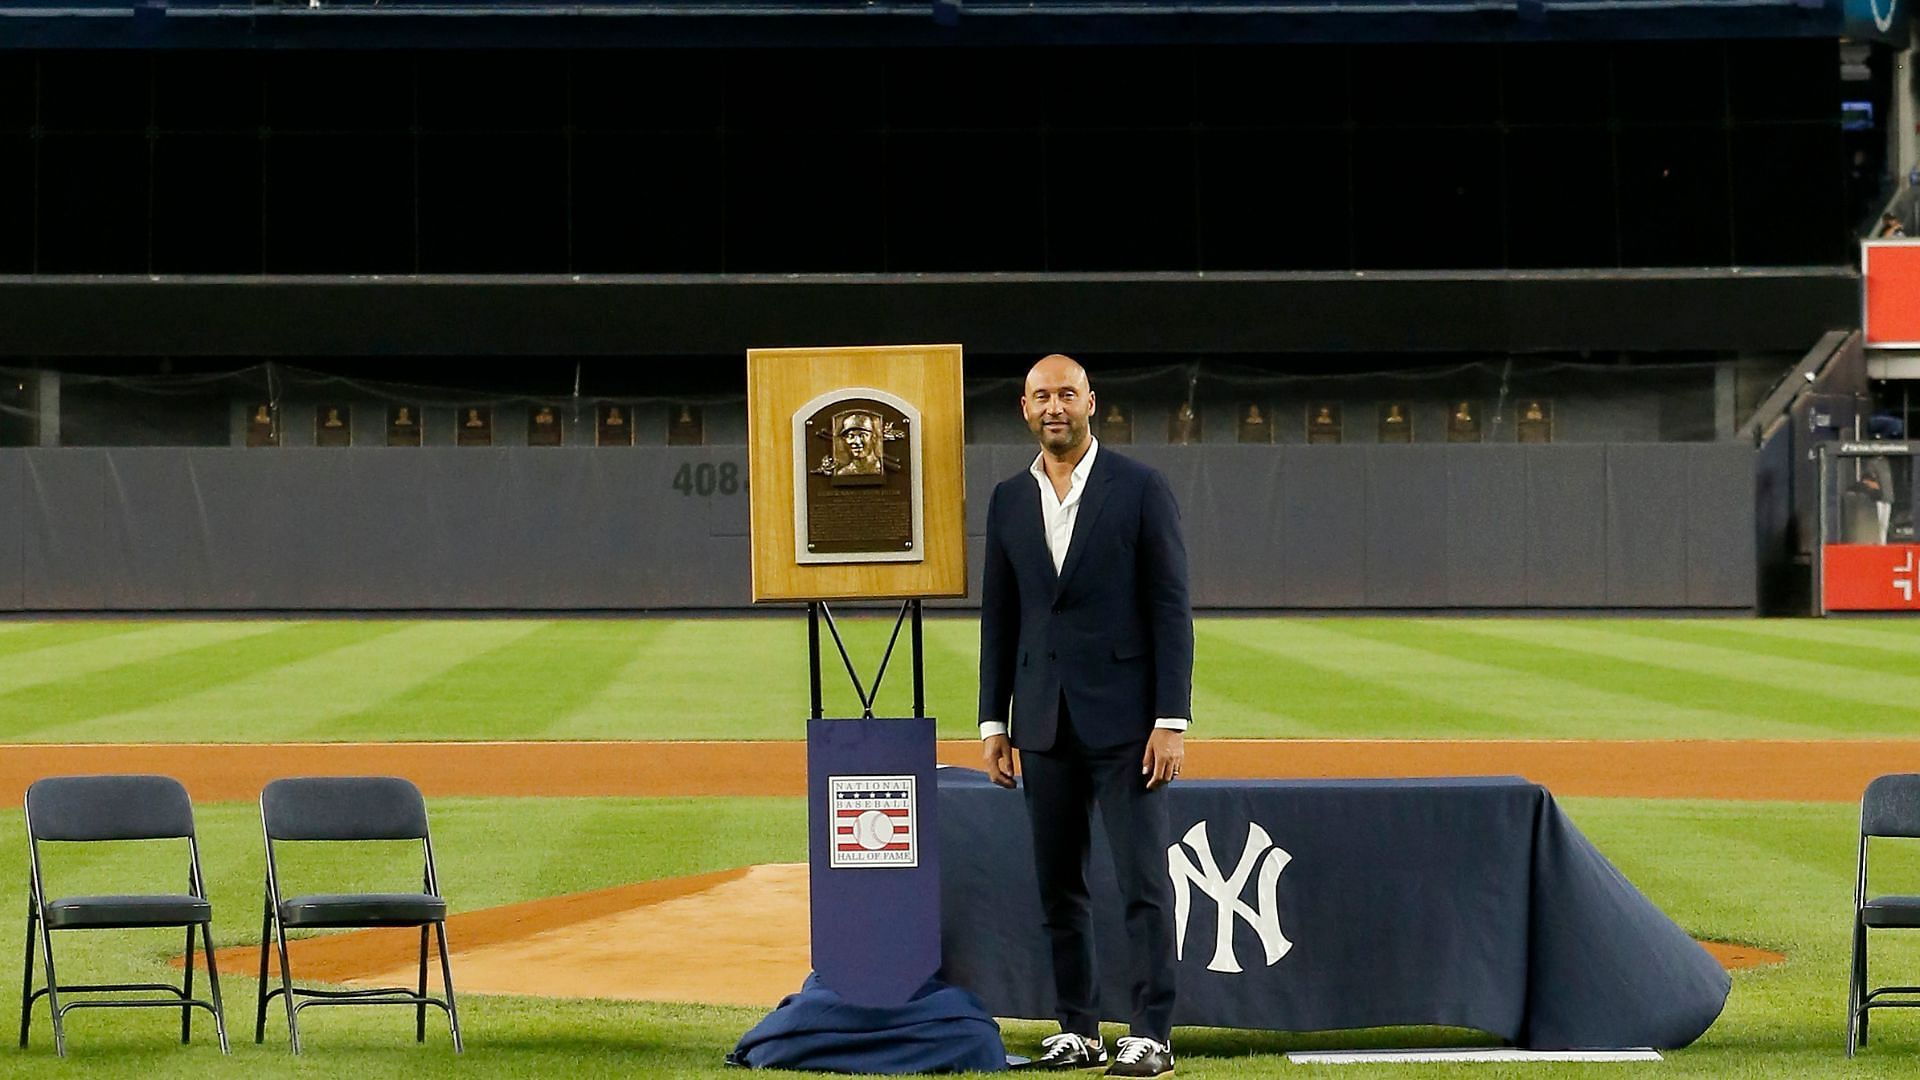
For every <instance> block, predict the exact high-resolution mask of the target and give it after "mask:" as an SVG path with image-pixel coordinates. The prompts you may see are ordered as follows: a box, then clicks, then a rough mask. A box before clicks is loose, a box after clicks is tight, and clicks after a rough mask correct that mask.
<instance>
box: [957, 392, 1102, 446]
mask: <svg viewBox="0 0 1920 1080" xmlns="http://www.w3.org/2000/svg"><path fill="white" fill-rule="evenodd" d="M968 415H969V416H971V415H972V414H968ZM1098 415H1099V417H1100V422H1099V423H1098V424H1095V425H1094V432H1093V433H1094V435H1096V436H1098V437H1099V439H1100V441H1101V442H1109V443H1113V444H1114V445H1115V446H1125V445H1126V444H1128V443H1130V442H1132V441H1133V409H1132V407H1131V406H1129V405H1127V404H1126V403H1125V402H1120V401H1116V402H1114V403H1112V404H1111V405H1108V404H1106V403H1104V402H1102V403H1101V404H1100V412H1099V413H1098Z"/></svg>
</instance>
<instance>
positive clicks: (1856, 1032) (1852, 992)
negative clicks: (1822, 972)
mask: <svg viewBox="0 0 1920 1080" xmlns="http://www.w3.org/2000/svg"><path fill="white" fill-rule="evenodd" d="M1863 937H1864V931H1863V928H1862V927H1861V925H1860V913H1859V911H1857V910H1856V911H1855V912H1854V913H1853V949H1852V950H1851V956H1850V958H1849V960H1848V963H1847V1056H1848V1057H1852V1056H1853V1055H1854V1053H1855V1052H1856V1051H1857V1050H1858V1049H1859V1048H1860V1006H1861V1004H1862V1002H1861V1000H1860V953H1861V951H1862V946H1863V945H1864V941H1863V940H1862V939H1863Z"/></svg>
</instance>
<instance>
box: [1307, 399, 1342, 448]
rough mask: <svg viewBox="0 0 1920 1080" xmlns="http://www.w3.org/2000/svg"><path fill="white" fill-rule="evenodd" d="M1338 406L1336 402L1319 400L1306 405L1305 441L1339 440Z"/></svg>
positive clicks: (1329, 441)
mask: <svg viewBox="0 0 1920 1080" xmlns="http://www.w3.org/2000/svg"><path fill="white" fill-rule="evenodd" d="M1340 435H1341V428H1340V406H1339V404H1338V403H1336V402H1331V401H1321V402H1315V403H1314V404H1311V405H1308V406H1307V442H1308V443H1337V442H1339V441H1340Z"/></svg>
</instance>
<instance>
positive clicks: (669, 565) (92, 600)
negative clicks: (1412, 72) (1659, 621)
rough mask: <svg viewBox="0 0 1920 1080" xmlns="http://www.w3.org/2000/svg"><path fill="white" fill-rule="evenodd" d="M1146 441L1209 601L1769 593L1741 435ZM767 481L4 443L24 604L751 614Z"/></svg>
mask: <svg viewBox="0 0 1920 1080" xmlns="http://www.w3.org/2000/svg"><path fill="white" fill-rule="evenodd" d="M1116 449H1118V448H1116ZM1125 452H1128V453H1131V454H1133V455H1134V456H1136V457H1138V458H1140V459H1142V460H1144V461H1146V462H1147V463H1149V464H1151V465H1154V466H1155V467H1157V468H1159V469H1161V470H1162V471H1163V472H1165V474H1166V475H1167V477H1168V480H1169V482H1170V483H1171V484H1172V486H1173V489H1174V492H1175V495H1176V497H1177V498H1178V499H1179V501H1180V505H1181V507H1182V512H1183V516H1184V519H1185V522H1186V526H1187V538H1188V547H1189V552H1190V559H1191V563H1192V566H1193V594H1194V602H1195V604H1196V605H1197V606H1200V607H1208V608H1325V609H1355V608H1436V609H1445V608H1606V607H1639V608H1725V609H1750V608H1751V607H1752V606H1753V603H1754V592H1755V580H1754V579H1755V519H1754V512H1755V507H1754V481H1755V474H1754V468H1755V461H1754V451H1753V449H1752V448H1750V447H1747V446H1745V445H1742V444H1735V443H1698V444H1677V443H1676V444H1605V445H1602V444H1584V445H1553V446H1516V445H1508V446H1492V445H1471V446H1446V445H1414V446H1375V445H1359V446H1356V445H1342V446H1197V447H1144V446H1143V447H1133V448H1127V449H1126V450H1125ZM1032 456H1033V452H1032V450H1031V449H1029V448H1027V447H1022V446H1012V445H1007V446H975V447H971V448H969V449H968V452H967V468H968V483H967V493H968V513H967V530H968V532H969V533H970V534H971V538H970V542H969V548H970V551H969V554H970V558H971V564H972V565H971V570H972V580H973V582H974V586H975V587H974V590H973V592H974V594H975V595H977V594H978V587H977V586H978V581H979V574H980V543H979V537H980V535H981V534H982V533H983V532H984V530H985V526H986V522H985V507H986V503H987V498H986V497H987V494H988V493H989V492H990V491H991V490H992V487H993V485H994V483H996V482H997V481H998V480H999V479H1001V478H1004V477H1006V476H1010V475H1014V474H1016V473H1018V472H1020V471H1022V470H1024V469H1025V468H1026V466H1027V465H1028V464H1029V463H1030V462H1031V461H1032ZM745 471H746V453H745V450H744V448H741V447H695V448H681V447H635V448H622V449H608V450H595V449H587V448H581V449H572V448H562V449H527V448H512V449H508V448H485V449H481V448H452V447H448V448H432V447H428V448H417V449H391V450H390V449H386V448H376V449H349V450H334V449H279V450H240V449H213V448H209V449H177V448H128V449H110V450H101V449H47V450H39V449H27V450H0V610H11V611H22V610H24V611H49V612H57V611H193V610H213V611H250V610H269V611H270V610H287V611H302V610H324V609H347V610H369V611H373V610H481V609H503V610H517V609H526V610H609V609H612V610H621V609H638V608H695V609H697V608H737V607H744V606H746V605H747V604H748V597H749V578H748V556H747V533H748V518H747V498H746V494H745V490H744V486H743V485H740V484H732V485H731V486H730V485H729V482H728V479H727V478H728V477H740V478H744V476H745Z"/></svg>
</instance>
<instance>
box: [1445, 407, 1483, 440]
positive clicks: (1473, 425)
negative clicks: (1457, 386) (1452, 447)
mask: <svg viewBox="0 0 1920 1080" xmlns="http://www.w3.org/2000/svg"><path fill="white" fill-rule="evenodd" d="M1447 441H1448V442H1450V443H1453V442H1479V441H1480V404H1479V402H1475V401H1456V402H1454V403H1453V408H1452V410H1451V411H1449V412H1448V413H1447Z"/></svg>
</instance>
